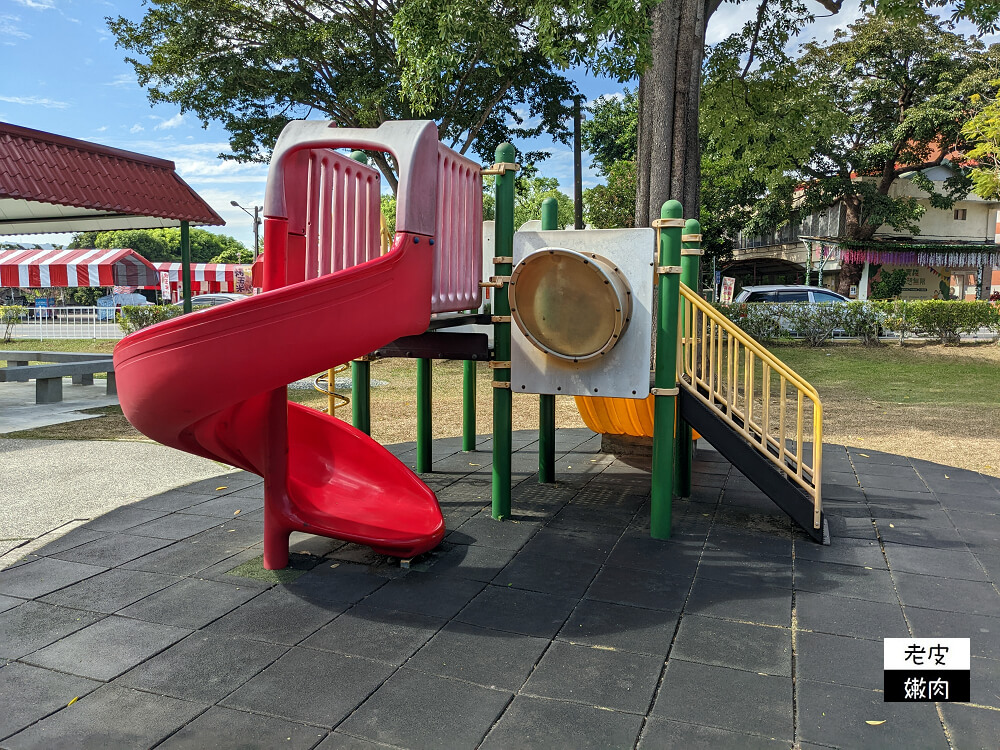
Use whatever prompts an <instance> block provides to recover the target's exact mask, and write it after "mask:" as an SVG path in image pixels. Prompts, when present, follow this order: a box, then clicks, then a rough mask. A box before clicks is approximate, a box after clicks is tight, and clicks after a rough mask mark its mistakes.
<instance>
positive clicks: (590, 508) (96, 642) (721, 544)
mask: <svg viewBox="0 0 1000 750" xmlns="http://www.w3.org/2000/svg"><path fill="white" fill-rule="evenodd" d="M534 440H535V435H534V433H526V432H519V433H514V447H515V449H516V452H515V453H514V456H513V470H514V483H515V486H514V491H513V507H514V512H515V518H514V520H513V521H507V522H502V523H501V522H497V521H494V520H492V519H491V518H490V516H489V499H490V453H489V448H490V445H489V442H488V441H486V440H483V441H481V442H480V444H479V446H478V447H479V451H478V452H475V453H462V452H460V451H459V448H460V439H458V438H455V439H444V440H438V441H436V442H435V444H434V455H435V457H436V460H435V463H434V473H432V474H427V475H424V477H423V478H424V479H425V480H426V481H427V483H428V484H429V485H430V486H431V487H432V488H433V489H434V490H435V491H436V492H437V495H438V498H439V500H440V503H441V507H442V510H443V511H444V514H445V518H446V521H447V526H448V529H449V533H448V535H447V537H446V538H445V541H444V543H443V544H442V546H441V547H440V548H439V549H437V550H435V551H434V552H433V553H430V554H429V555H426V556H424V557H423V558H421V559H416V560H414V561H413V562H412V565H411V567H410V568H409V569H402V568H400V567H399V565H398V564H396V563H394V562H391V561H389V560H388V559H386V558H381V557H378V556H375V555H374V554H372V553H371V552H370V551H368V550H367V548H362V547H357V546H353V545H345V544H343V543H341V542H338V541H336V540H331V539H326V538H320V537H311V536H307V535H304V534H295V535H293V544H292V550H293V553H294V554H293V566H292V569H291V570H286V571H280V572H278V573H276V574H275V573H265V572H264V571H263V569H262V568H261V567H260V557H261V554H262V522H261V515H262V506H263V500H262V497H263V495H262V488H261V482H260V480H259V479H258V478H257V477H256V476H253V475H249V474H245V473H242V472H237V473H233V472H229V473H224V472H223V470H222V469H221V467H220V471H219V476H218V477H211V478H208V479H204V480H201V481H197V482H194V483H188V484H186V485H184V486H180V485H181V483H180V482H178V483H177V484H178V486H177V487H176V488H175V489H169V490H166V491H157V493H156V494H151V495H150V496H148V497H145V498H144V499H141V500H139V501H138V502H135V503H132V504H130V505H126V506H123V507H120V508H118V509H116V510H113V511H111V512H109V513H106V514H105V515H102V516H100V517H97V518H94V519H93V520H91V521H89V522H88V523H86V524H84V525H82V526H80V527H77V528H74V529H73V530H72V531H70V532H68V533H67V534H65V535H64V536H62V537H60V538H58V539H56V540H55V541H52V542H51V543H49V544H47V545H46V546H44V547H41V548H38V549H35V550H34V551H33V552H32V553H31V554H29V555H27V556H26V557H24V558H22V559H21V560H19V561H18V562H16V563H14V565H13V566H12V567H10V568H8V569H6V570H3V571H0V610H3V611H0V664H3V665H4V666H2V667H0V696H2V704H3V706H4V708H3V710H2V711H0V747H2V748H10V749H11V750H14V749H20V748H32V747H40V748H41V747H44V748H56V747H80V748H87V747H95V748H96V747H100V748H107V747H115V748H119V747H121V748H141V747H154V746H155V747H159V748H183V747H197V748H204V747H243V748H249V747H261V748H275V747H287V748H302V749H303V750H305V749H306V748H321V749H322V750H332V749H333V748H375V747H385V746H389V747H403V748H435V749H437V748H475V747H482V748H521V747H525V748H574V749H581V748H602V749H603V748H619V747H620V748H630V747H639V748H668V747H678V748H699V747H705V748H790V747H793V746H794V747H801V748H820V747H835V748H837V747H839V748H859V747H878V748H917V747H919V748H938V747H940V748H949V747H950V748H960V749H961V750H968V749H970V748H981V747H982V748H986V747H995V746H996V738H997V737H1000V593H998V591H997V584H998V583H1000V541H998V540H1000V518H998V515H997V513H998V509H1000V480H998V479H996V478H992V477H985V476H982V475H979V474H975V473H972V472H968V471H962V470H959V469H953V468H948V467H946V466H943V465H938V464H932V463H928V462H923V461H916V460H911V459H908V458H905V457H902V456H896V455H889V454H882V453H877V452H874V451H866V450H859V449H854V448H844V447H842V446H835V445H827V446H825V447H824V459H823V465H824V495H825V507H826V510H827V513H828V517H829V521H830V530H831V533H832V537H833V540H832V541H833V544H832V545H831V546H827V547H824V546H820V545H818V544H816V543H815V542H814V541H812V540H810V539H809V538H807V537H806V535H805V534H804V533H803V532H802V531H800V530H799V529H798V528H796V527H793V525H792V523H791V521H790V520H789V519H788V517H787V516H786V515H785V514H784V513H782V512H781V511H780V510H778V509H777V508H776V507H775V506H774V505H773V504H772V503H771V502H770V501H769V500H768V499H767V498H766V497H764V496H763V495H762V494H761V493H760V492H759V491H758V490H756V488H755V487H753V485H751V484H750V483H749V482H748V481H747V480H746V479H745V478H743V477H742V476H741V475H740V474H739V473H738V472H737V471H735V470H734V469H733V468H732V467H731V466H730V464H729V463H728V462H726V461H725V460H724V459H723V458H722V457H721V456H720V455H719V454H717V453H715V452H714V451H713V450H711V449H710V448H708V447H707V446H700V448H699V450H698V454H697V460H696V464H695V479H694V485H695V486H694V490H693V492H692V497H691V498H690V500H685V501H678V502H676V503H675V505H674V536H673V538H672V539H671V540H670V541H668V542H660V541H655V540H652V539H650V538H649V535H648V514H649V477H648V474H647V473H645V471H643V469H642V468H641V467H633V466H630V465H627V464H626V463H624V462H623V461H621V460H618V459H615V458H614V457H611V456H607V455H603V454H601V453H599V446H600V438H599V437H598V436H594V435H593V434H592V433H590V432H589V431H586V430H561V431H559V432H558V433H557V441H558V442H557V451H558V453H557V477H558V482H557V483H556V484H554V485H539V484H538V483H537V481H536V477H535V474H534V472H535V469H536V466H537V452H536V449H537V445H536V443H535V442H534ZM391 450H392V452H393V453H394V454H396V455H397V456H399V457H400V458H401V459H402V460H404V461H405V462H406V463H408V464H410V465H412V464H413V458H414V451H415V447H414V446H413V445H412V444H403V445H397V446H392V447H391ZM17 455H18V454H17V452H16V451H15V452H10V453H8V454H5V456H4V459H5V462H6V461H7V459H8V458H9V459H10V460H11V461H15V462H16V460H17ZM109 470H110V469H109ZM158 489H161V488H158ZM94 491H95V492H100V486H99V484H97V483H95V485H94ZM267 575H279V576H282V579H281V581H282V582H272V581H268V580H262V579H263V578H264V577H265V576H267ZM907 636H913V637H929V636H940V637H968V638H971V644H972V665H971V681H972V704H954V703H941V704H933V703H908V704H904V703H884V702H883V700H882V693H881V692H880V691H881V689H882V640H881V639H882V638H884V637H907Z"/></svg>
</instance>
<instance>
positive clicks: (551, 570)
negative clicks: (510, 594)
mask: <svg viewBox="0 0 1000 750" xmlns="http://www.w3.org/2000/svg"><path fill="white" fill-rule="evenodd" d="M599 569H600V565H599V564H597V563H594V562H592V561H588V560H586V559H579V560H575V561H570V560H561V559H559V558H557V557H548V556H545V555H534V554H528V553H527V552H521V553H519V554H518V555H517V557H515V558H514V559H513V560H511V562H510V564H509V565H507V567H505V568H504V569H503V570H502V571H500V572H499V573H498V574H497V576H496V578H494V579H493V583H494V584H496V585H497V586H513V587H515V588H520V589H527V590H529V591H541V592H542V593H546V594H556V595H558V596H571V597H576V598H579V597H581V596H583V594H584V592H585V591H586V590H587V587H588V586H590V582H591V581H592V580H593V579H594V576H595V575H597V571H598V570H599Z"/></svg>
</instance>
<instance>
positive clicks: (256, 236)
mask: <svg viewBox="0 0 1000 750" xmlns="http://www.w3.org/2000/svg"><path fill="white" fill-rule="evenodd" d="M229 205H231V206H235V207H236V208H238V209H240V211H242V212H243V213H245V214H246V215H247V216H249V217H250V218H251V219H253V257H254V260H256V259H257V252H258V250H259V248H260V210H261V208H263V206H254V207H253V213H250V210H249V209H247V208H245V207H243V206H241V205H240V204H239V203H237V202H236V201H229Z"/></svg>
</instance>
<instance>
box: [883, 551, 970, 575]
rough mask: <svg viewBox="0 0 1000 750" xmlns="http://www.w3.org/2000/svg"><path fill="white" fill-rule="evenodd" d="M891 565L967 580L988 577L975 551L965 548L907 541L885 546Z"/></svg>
mask: <svg viewBox="0 0 1000 750" xmlns="http://www.w3.org/2000/svg"><path fill="white" fill-rule="evenodd" d="M885 554H886V556H887V557H888V558H889V566H890V567H891V568H892V570H894V571H900V572H903V573H919V574H921V575H930V576H941V577H943V578H961V579H964V580H967V581H985V580H988V577H987V575H986V571H985V570H983V566H982V565H980V564H979V561H978V560H977V559H976V557H975V556H974V555H973V554H972V553H971V552H967V551H965V550H962V549H933V548H931V547H911V546H909V545H905V544H887V545H885Z"/></svg>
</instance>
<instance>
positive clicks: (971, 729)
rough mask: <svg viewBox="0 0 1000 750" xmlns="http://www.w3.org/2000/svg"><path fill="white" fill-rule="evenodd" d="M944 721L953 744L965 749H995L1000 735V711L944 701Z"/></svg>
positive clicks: (942, 705) (942, 709)
mask: <svg viewBox="0 0 1000 750" xmlns="http://www.w3.org/2000/svg"><path fill="white" fill-rule="evenodd" d="M941 712H942V713H943V714H944V723H945V726H946V727H948V732H949V733H950V734H951V738H952V743H953V746H954V747H956V748H958V747H960V748H962V749H963V750H966V749H967V750H994V748H996V746H997V737H1000V711H990V710H987V709H984V708H977V707H975V706H966V705H963V704H960V703H942V704H941Z"/></svg>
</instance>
